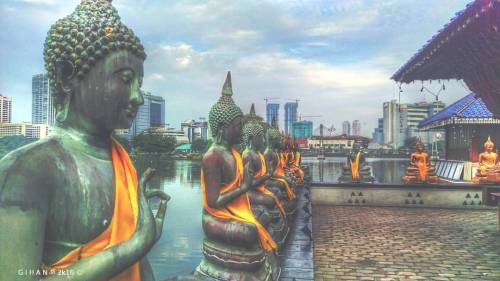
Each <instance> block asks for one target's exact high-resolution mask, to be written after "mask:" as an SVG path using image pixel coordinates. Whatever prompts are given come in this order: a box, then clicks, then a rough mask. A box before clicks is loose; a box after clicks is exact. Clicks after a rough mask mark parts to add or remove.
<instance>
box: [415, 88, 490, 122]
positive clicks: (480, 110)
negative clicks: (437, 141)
mask: <svg viewBox="0 0 500 281" xmlns="http://www.w3.org/2000/svg"><path fill="white" fill-rule="evenodd" d="M452 117H458V118H491V117H493V113H491V111H489V110H488V108H487V107H486V104H484V102H483V101H482V100H481V98H478V97H476V95H475V94H474V93H471V94H468V95H467V96H465V97H463V98H461V99H460V100H458V101H456V102H454V103H453V104H451V105H449V106H447V107H445V108H444V109H443V110H441V111H440V112H438V113H436V114H435V115H433V116H431V117H429V118H427V119H425V120H423V121H422V122H420V124H419V125H418V127H420V128H422V127H425V126H428V125H431V124H432V123H435V122H439V121H443V120H446V119H449V118H452Z"/></svg>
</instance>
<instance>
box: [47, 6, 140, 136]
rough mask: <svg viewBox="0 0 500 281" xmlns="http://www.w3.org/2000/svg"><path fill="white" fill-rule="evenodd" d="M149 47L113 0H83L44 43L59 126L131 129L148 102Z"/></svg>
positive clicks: (54, 28) (54, 25)
mask: <svg viewBox="0 0 500 281" xmlns="http://www.w3.org/2000/svg"><path fill="white" fill-rule="evenodd" d="M145 59H146V54H145V52H144V47H143V46H142V44H141V43H140V40H139V38H137V37H136V36H135V35H134V33H133V32H132V30H131V29H129V28H128V27H126V26H125V25H124V24H123V23H122V22H121V20H120V17H119V15H118V13H117V11H116V9H115V8H114V7H113V6H112V5H111V0H82V2H81V3H80V4H79V5H78V6H77V7H76V9H75V11H74V12H73V13H72V14H70V15H68V16H66V17H65V18H62V19H60V20H58V21H57V22H56V23H55V24H53V25H52V27H51V28H50V30H49V31H48V34H47V38H46V39H45V44H44V60H45V68H46V70H47V72H48V75H49V78H50V87H51V89H52V93H53V98H54V104H55V108H56V112H57V115H56V119H57V121H58V123H59V125H63V126H64V125H75V123H78V124H79V125H80V126H83V127H87V128H89V129H93V130H97V131H112V130H114V129H119V128H129V127H130V125H131V124H132V121H133V120H134V118H135V115H136V113H137V111H138V108H139V106H140V105H141V104H143V97H142V94H141V92H140V87H141V83H142V77H143V64H144V60H145Z"/></svg>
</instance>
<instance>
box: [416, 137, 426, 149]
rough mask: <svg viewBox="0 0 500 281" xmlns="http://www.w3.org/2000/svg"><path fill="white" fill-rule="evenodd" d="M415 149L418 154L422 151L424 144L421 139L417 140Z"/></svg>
mask: <svg viewBox="0 0 500 281" xmlns="http://www.w3.org/2000/svg"><path fill="white" fill-rule="evenodd" d="M415 148H416V149H417V151H418V152H422V151H424V143H423V142H422V139H421V138H418V139H417V143H416V144H415Z"/></svg>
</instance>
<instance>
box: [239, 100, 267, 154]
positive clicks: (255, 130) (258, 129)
mask: <svg viewBox="0 0 500 281" xmlns="http://www.w3.org/2000/svg"><path fill="white" fill-rule="evenodd" d="M263 136H264V127H262V125H261V124H260V121H259V119H258V117H257V115H256V114H255V106H254V104H252V107H251V108H250V114H249V115H248V118H247V121H246V122H245V125H243V143H244V144H245V146H248V145H249V144H250V140H251V139H252V138H254V137H261V138H262V137H263Z"/></svg>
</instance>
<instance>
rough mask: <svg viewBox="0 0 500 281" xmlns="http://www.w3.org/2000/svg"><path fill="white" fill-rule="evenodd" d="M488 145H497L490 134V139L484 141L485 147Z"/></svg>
mask: <svg viewBox="0 0 500 281" xmlns="http://www.w3.org/2000/svg"><path fill="white" fill-rule="evenodd" d="M487 146H495V143H494V142H493V141H491V137H490V136H488V140H487V141H486V142H485V143H484V147H487Z"/></svg>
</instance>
